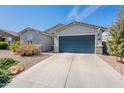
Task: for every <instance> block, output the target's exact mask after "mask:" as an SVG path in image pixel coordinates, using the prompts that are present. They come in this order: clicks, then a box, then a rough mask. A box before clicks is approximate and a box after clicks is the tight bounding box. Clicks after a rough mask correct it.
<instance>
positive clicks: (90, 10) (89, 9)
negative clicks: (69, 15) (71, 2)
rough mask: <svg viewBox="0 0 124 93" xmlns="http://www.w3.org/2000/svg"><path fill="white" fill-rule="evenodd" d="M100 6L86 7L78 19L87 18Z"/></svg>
mask: <svg viewBox="0 0 124 93" xmlns="http://www.w3.org/2000/svg"><path fill="white" fill-rule="evenodd" d="M98 8H100V5H99V6H89V7H87V8H86V9H84V10H83V11H82V12H81V13H80V14H79V15H78V16H77V17H76V20H81V19H85V18H87V17H88V16H90V15H91V14H93V13H94V12H95V11H96V10H97V9H98Z"/></svg>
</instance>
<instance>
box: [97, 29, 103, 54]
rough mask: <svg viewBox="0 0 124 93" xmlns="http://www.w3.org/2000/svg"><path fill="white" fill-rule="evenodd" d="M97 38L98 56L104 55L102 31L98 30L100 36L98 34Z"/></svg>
mask: <svg viewBox="0 0 124 93" xmlns="http://www.w3.org/2000/svg"><path fill="white" fill-rule="evenodd" d="M96 38H97V44H96V54H102V52H103V45H102V31H101V30H100V29H98V34H97V36H96Z"/></svg>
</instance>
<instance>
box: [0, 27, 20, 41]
mask: <svg viewBox="0 0 124 93" xmlns="http://www.w3.org/2000/svg"><path fill="white" fill-rule="evenodd" d="M18 40H19V35H18V33H16V32H13V31H8V30H3V29H0V41H3V42H4V41H6V42H9V41H10V42H11V41H18Z"/></svg>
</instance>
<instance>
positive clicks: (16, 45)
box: [10, 41, 20, 52]
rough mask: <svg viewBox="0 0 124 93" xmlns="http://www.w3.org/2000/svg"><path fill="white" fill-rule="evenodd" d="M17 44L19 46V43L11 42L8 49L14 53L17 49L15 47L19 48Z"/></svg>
mask: <svg viewBox="0 0 124 93" xmlns="http://www.w3.org/2000/svg"><path fill="white" fill-rule="evenodd" d="M19 44H20V42H19V41H15V42H11V44H10V49H11V50H12V51H13V52H16V49H17V47H18V46H19Z"/></svg>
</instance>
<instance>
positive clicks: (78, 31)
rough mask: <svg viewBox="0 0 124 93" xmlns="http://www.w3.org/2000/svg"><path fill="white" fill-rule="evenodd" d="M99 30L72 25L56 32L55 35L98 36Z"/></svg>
mask: <svg viewBox="0 0 124 93" xmlns="http://www.w3.org/2000/svg"><path fill="white" fill-rule="evenodd" d="M97 32H98V29H92V28H90V27H86V26H84V25H79V24H71V25H69V26H68V27H65V28H62V29H60V31H56V33H55V35H83V34H84V35H85V34H96V33H97Z"/></svg>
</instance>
